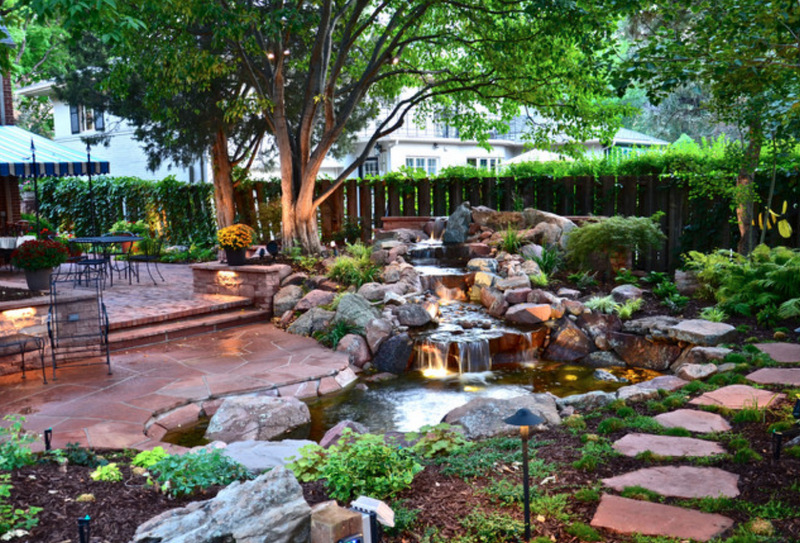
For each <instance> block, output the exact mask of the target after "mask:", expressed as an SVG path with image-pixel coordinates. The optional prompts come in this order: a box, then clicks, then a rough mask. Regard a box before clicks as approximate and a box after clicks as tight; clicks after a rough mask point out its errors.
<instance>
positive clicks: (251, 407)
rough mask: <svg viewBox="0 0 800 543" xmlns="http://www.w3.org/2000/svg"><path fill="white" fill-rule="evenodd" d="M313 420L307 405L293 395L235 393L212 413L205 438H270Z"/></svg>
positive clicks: (267, 439) (220, 439) (238, 439)
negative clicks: (237, 394)
mask: <svg viewBox="0 0 800 543" xmlns="http://www.w3.org/2000/svg"><path fill="white" fill-rule="evenodd" d="M309 422H311V414H310V413H309V411H308V406H307V405H306V404H304V403H303V402H301V401H300V400H298V399H297V398H294V397H287V398H275V397H273V396H257V395H247V396H235V397H231V398H226V399H225V401H223V402H222V405H220V406H219V409H217V412H216V413H214V416H213V417H211V420H210V421H209V423H208V429H207V430H206V435H205V437H206V439H209V440H219V441H224V442H225V443H231V442H233V441H247V440H259V441H269V440H270V439H274V438H276V437H280V436H282V435H284V434H286V433H287V432H289V431H291V430H294V429H295V428H298V427H300V426H303V425H304V424H308V423H309Z"/></svg>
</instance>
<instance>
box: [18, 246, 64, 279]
mask: <svg viewBox="0 0 800 543" xmlns="http://www.w3.org/2000/svg"><path fill="white" fill-rule="evenodd" d="M68 257H69V251H68V250H67V248H66V246H64V245H63V244H62V243H59V242H57V241H55V240H50V239H34V240H30V241H26V242H25V243H23V244H22V245H20V246H19V247H18V248H17V250H16V251H14V252H13V253H11V264H12V265H13V266H15V267H17V268H20V269H22V270H25V280H26V281H27V282H28V288H29V289H30V290H50V274H51V273H53V268H55V267H57V266H60V265H61V264H63V263H64V262H66V261H67V258H68Z"/></svg>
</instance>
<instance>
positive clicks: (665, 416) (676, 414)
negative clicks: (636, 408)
mask: <svg viewBox="0 0 800 543" xmlns="http://www.w3.org/2000/svg"><path fill="white" fill-rule="evenodd" d="M653 418H654V419H655V420H656V422H657V423H659V424H660V425H661V426H663V427H664V428H684V429H685V430H689V431H690V432H698V433H701V434H707V433H710V432H727V431H728V430H730V429H731V425H730V424H728V421H727V420H725V419H724V418H723V417H722V416H720V415H717V414H716V413H708V412H707V411H697V410H695V409H676V410H675V411H670V412H669V413H661V414H660V415H656V416H655V417H653Z"/></svg>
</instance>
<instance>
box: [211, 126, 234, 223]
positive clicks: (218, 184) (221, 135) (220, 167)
mask: <svg viewBox="0 0 800 543" xmlns="http://www.w3.org/2000/svg"><path fill="white" fill-rule="evenodd" d="M211 160H212V169H213V171H214V203H215V204H216V208H217V226H218V227H219V228H224V227H225V226H230V225H232V224H233V221H234V217H235V213H234V203H233V178H232V176H231V174H232V171H233V168H232V167H231V163H230V159H229V157H228V136H227V134H225V132H224V131H223V130H218V131H217V135H216V137H215V138H214V145H213V147H212V148H211Z"/></svg>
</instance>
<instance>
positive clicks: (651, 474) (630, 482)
mask: <svg viewBox="0 0 800 543" xmlns="http://www.w3.org/2000/svg"><path fill="white" fill-rule="evenodd" d="M602 482H603V484H604V485H606V486H607V487H610V488H613V489H614V490H616V491H617V492H621V491H622V490H623V489H624V488H625V487H627V486H640V487H642V488H646V489H647V490H652V491H653V492H657V493H659V494H661V495H662V496H673V497H676V498H705V497H710V498H719V497H720V496H723V497H726V498H735V497H736V496H738V495H739V486H738V485H739V476H738V475H736V474H735V473H730V472H727V471H725V470H721V469H719V468H696V467H692V466H659V467H655V468H644V469H640V470H636V471H632V472H630V473H626V474H624V475H619V476H617V477H610V478H608V479H602Z"/></svg>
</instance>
